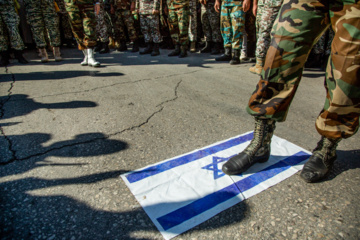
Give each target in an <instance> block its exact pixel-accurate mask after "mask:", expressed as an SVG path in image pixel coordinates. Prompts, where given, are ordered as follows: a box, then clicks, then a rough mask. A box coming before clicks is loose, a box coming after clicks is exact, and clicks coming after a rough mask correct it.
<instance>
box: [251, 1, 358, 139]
mask: <svg viewBox="0 0 360 240" xmlns="http://www.w3.org/2000/svg"><path fill="white" fill-rule="evenodd" d="M333 2H335V1H330V11H329V6H324V5H323V4H322V3H320V2H319V1H310V0H299V1H296V0H286V1H284V4H283V5H282V7H281V9H280V12H279V14H278V17H277V19H276V21H275V23H274V26H273V29H272V36H273V37H272V40H271V45H270V47H269V50H268V52H267V55H266V61H265V66H264V69H263V71H262V73H261V79H260V81H259V83H258V85H257V87H256V90H255V91H254V93H253V95H252V96H251V97H250V100H249V104H248V107H247V111H248V112H249V113H250V114H251V115H254V116H258V117H263V118H271V119H274V120H276V121H280V122H281V121H284V120H285V119H286V115H287V112H288V109H289V106H290V104H291V101H292V99H293V97H294V95H295V92H296V90H297V87H298V84H299V82H300V79H301V76H302V72H303V67H304V63H305V61H306V59H307V57H308V54H309V51H310V49H311V48H312V46H313V45H314V43H316V41H317V40H318V38H319V37H320V36H321V34H322V33H323V32H324V31H325V30H326V29H327V27H328V26H329V25H330V22H329V13H330V16H331V17H332V18H331V22H332V24H333V28H334V31H335V37H334V41H333V44H332V54H331V59H330V61H329V63H328V66H327V70H326V81H325V84H326V89H327V99H326V103H325V106H324V110H323V111H322V112H321V114H320V116H319V118H318V119H317V121H316V127H317V130H318V131H319V133H320V134H321V135H323V136H325V137H329V138H339V137H349V136H351V135H353V134H354V133H355V132H356V131H357V129H358V124H359V110H360V107H359V100H358V99H359V92H360V91H359V85H360V83H359V65H360V64H359V61H360V60H359V53H358V52H359V46H360V44H359V41H360V36H359V29H360V27H359V18H360V14H359V13H360V11H359V2H358V3H354V2H355V1H352V3H346V2H347V1H342V2H340V5H338V6H333V4H332V3H333ZM344 2H345V3H344ZM348 2H351V1H348ZM326 4H329V2H326ZM335 9H336V11H335ZM356 99H357V100H356Z"/></svg>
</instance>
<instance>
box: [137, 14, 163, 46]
mask: <svg viewBox="0 0 360 240" xmlns="http://www.w3.org/2000/svg"><path fill="white" fill-rule="evenodd" d="M159 17H160V16H159V15H151V14H142V15H140V26H141V32H142V34H143V35H144V39H145V42H146V43H149V42H154V43H160V42H161V41H162V36H161V34H160V24H159Z"/></svg>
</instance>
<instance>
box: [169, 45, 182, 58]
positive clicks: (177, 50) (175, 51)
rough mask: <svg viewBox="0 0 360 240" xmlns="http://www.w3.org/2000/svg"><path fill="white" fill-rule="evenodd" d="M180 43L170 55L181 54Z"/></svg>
mask: <svg viewBox="0 0 360 240" xmlns="http://www.w3.org/2000/svg"><path fill="white" fill-rule="evenodd" d="M180 52H181V51H180V45H178V44H176V45H175V49H174V51H172V52H171V53H169V54H168V56H169V57H174V56H179V55H180Z"/></svg>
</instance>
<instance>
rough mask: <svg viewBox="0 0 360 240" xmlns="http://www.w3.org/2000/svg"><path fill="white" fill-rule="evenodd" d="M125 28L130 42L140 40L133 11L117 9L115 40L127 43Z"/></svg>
mask: <svg viewBox="0 0 360 240" xmlns="http://www.w3.org/2000/svg"><path fill="white" fill-rule="evenodd" d="M125 28H127V33H128V34H129V38H130V40H131V41H136V40H137V39H138V34H137V31H136V28H135V21H134V16H133V15H132V13H131V11H130V10H126V9H116V10H115V23H114V35H115V40H119V41H126V31H125Z"/></svg>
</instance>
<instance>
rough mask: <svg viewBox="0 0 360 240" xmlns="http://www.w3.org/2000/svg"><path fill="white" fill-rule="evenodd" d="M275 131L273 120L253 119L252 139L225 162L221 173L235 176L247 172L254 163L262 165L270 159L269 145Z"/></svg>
mask: <svg viewBox="0 0 360 240" xmlns="http://www.w3.org/2000/svg"><path fill="white" fill-rule="evenodd" d="M274 130H275V120H271V119H259V118H255V130H254V137H253V139H252V140H251V142H250V144H249V145H248V146H247V147H246V148H245V150H244V151H242V152H241V153H239V154H238V155H236V156H234V157H232V158H230V159H229V161H227V162H226V163H225V164H224V165H223V167H222V171H223V172H224V173H226V174H227V175H236V174H240V173H242V172H245V171H246V170H248V169H249V168H250V167H251V166H252V165H254V164H255V163H264V162H266V161H267V160H269V157H270V143H271V138H272V136H273V134H274Z"/></svg>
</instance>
